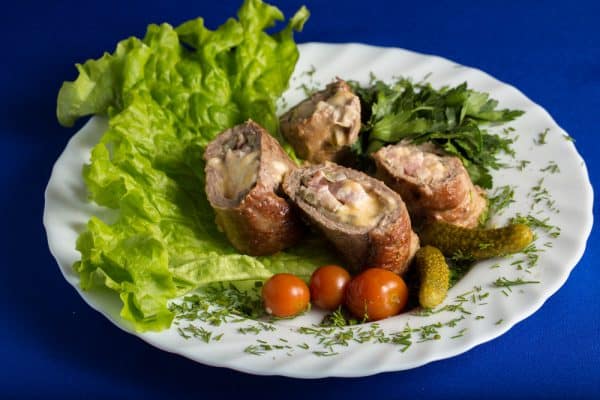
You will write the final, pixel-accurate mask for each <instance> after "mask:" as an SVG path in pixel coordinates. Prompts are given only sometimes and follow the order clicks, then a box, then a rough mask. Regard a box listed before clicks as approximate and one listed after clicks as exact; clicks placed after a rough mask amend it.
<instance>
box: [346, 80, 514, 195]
mask: <svg viewBox="0 0 600 400" xmlns="http://www.w3.org/2000/svg"><path fill="white" fill-rule="evenodd" d="M351 85H352V87H353V90H354V91H355V93H356V94H357V95H358V96H359V97H360V99H361V105H362V109H363V120H364V121H366V122H365V123H364V124H363V127H362V129H363V133H362V136H366V137H367V139H366V140H364V139H363V140H361V141H360V143H359V144H358V145H356V146H354V147H353V150H354V151H355V152H356V153H357V154H361V155H362V154H364V153H372V152H374V151H377V150H378V149H379V148H381V147H382V146H384V145H386V144H389V143H397V142H399V141H401V140H404V139H408V140H411V141H413V142H415V143H417V144H418V143H423V142H434V143H436V144H437V145H439V146H440V147H441V148H442V149H444V150H445V151H446V152H447V153H449V154H451V155H454V156H457V157H458V158H460V159H461V160H462V162H463V164H464V165H465V168H466V169H467V170H468V172H469V174H470V175H471V179H472V180H473V182H474V183H476V184H478V185H479V186H482V187H484V188H491V187H492V176H491V174H490V172H489V171H490V169H498V168H500V167H501V166H502V165H501V164H500V163H499V161H498V159H497V155H498V154H499V153H500V152H505V153H508V154H511V155H513V152H512V150H511V148H510V146H511V144H512V142H513V139H510V138H503V137H500V136H498V135H495V134H491V133H489V132H488V131H486V130H484V129H481V127H480V126H481V125H482V124H483V123H487V122H508V121H512V120H513V119H515V118H517V117H519V116H520V115H522V114H523V111H520V110H508V109H504V110H498V109H496V107H497V106H498V102H497V101H496V100H494V99H491V98H490V97H489V94H487V93H482V92H476V91H474V90H472V89H469V88H468V87H467V84H466V83H462V84H460V85H458V86H456V87H452V88H451V87H443V88H441V89H434V88H433V87H432V86H431V85H430V84H429V83H413V82H412V81H410V80H409V79H405V78H400V79H398V80H396V81H395V82H393V83H391V84H389V85H388V84H386V83H384V82H382V81H379V80H375V81H374V82H372V83H371V84H370V85H369V86H367V87H362V86H360V85H359V84H358V83H357V82H351ZM359 147H360V148H359Z"/></svg>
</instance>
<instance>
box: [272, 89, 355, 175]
mask: <svg viewBox="0 0 600 400" xmlns="http://www.w3.org/2000/svg"><path fill="white" fill-rule="evenodd" d="M280 127H281V132H282V133H283V136H284V137H285V138H286V139H287V141H288V142H290V144H291V145H292V147H293V148H294V150H296V153H297V154H298V156H300V157H301V158H303V159H305V160H307V161H310V162H313V163H320V162H323V161H334V162H337V163H339V162H343V161H344V160H345V159H347V158H348V157H349V155H350V146H351V145H352V144H353V143H354V142H356V141H357V140H358V133H359V131H360V100H359V98H358V96H356V95H355V94H354V93H352V90H351V89H350V87H349V86H348V84H347V83H346V82H345V81H343V80H341V79H338V80H337V81H336V82H333V83H331V84H329V85H327V87H326V88H325V89H324V90H322V91H320V92H317V93H315V94H313V95H312V96H310V97H309V98H308V99H306V100H304V101H302V102H300V103H299V104H298V105H296V106H295V107H293V108H292V109H291V110H290V111H288V112H287V113H285V114H284V115H283V116H282V117H281V118H280Z"/></svg>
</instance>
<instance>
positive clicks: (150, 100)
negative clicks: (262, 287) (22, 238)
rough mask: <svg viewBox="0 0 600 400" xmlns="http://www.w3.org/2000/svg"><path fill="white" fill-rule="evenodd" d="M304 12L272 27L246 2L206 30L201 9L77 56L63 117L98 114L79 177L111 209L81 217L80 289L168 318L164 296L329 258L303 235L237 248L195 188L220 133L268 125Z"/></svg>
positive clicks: (266, 12)
mask: <svg viewBox="0 0 600 400" xmlns="http://www.w3.org/2000/svg"><path fill="white" fill-rule="evenodd" d="M307 18H308V11H307V10H306V8H301V9H300V10H299V11H298V12H297V13H296V14H295V15H294V16H293V17H292V18H291V19H289V20H288V22H286V24H284V25H283V27H282V29H277V28H278V27H274V25H275V24H276V23H277V22H279V21H281V20H283V19H284V16H283V13H282V12H281V11H280V10H279V9H277V8H276V7H274V6H271V5H269V4H265V3H263V2H262V1H260V0H246V1H244V4H243V5H242V6H241V7H240V9H239V12H238V13H237V18H230V19H229V20H228V21H227V22H226V23H224V24H223V25H221V26H219V27H218V28H216V29H214V30H211V29H208V28H207V27H206V26H205V24H204V21H203V19H202V18H196V19H192V20H190V21H187V22H184V23H183V24H181V25H179V26H177V27H173V26H171V25H169V24H166V23H165V24H160V25H155V24H151V25H149V26H148V29H147V31H146V34H145V35H144V37H143V38H141V39H138V38H135V37H130V38H128V39H125V40H123V41H121V42H119V44H118V45H117V46H116V49H115V50H114V51H113V52H111V53H105V54H104V55H103V56H102V57H100V58H98V59H96V60H88V61H86V62H85V63H83V64H81V65H78V71H79V75H78V77H77V79H76V80H75V81H73V82H65V83H64V84H63V86H62V87H61V90H60V92H59V94H58V100H57V103H58V104H57V117H58V119H59V121H60V122H61V123H62V124H63V125H67V126H70V125H71V124H72V123H73V122H74V121H75V120H76V119H78V118H80V117H82V116H85V115H89V114H97V115H102V116H106V117H107V120H108V121H107V122H108V128H107V130H106V132H105V133H104V134H103V135H102V137H101V139H100V140H99V142H98V144H97V145H96V146H95V147H94V148H93V150H92V152H91V156H90V159H89V164H88V165H86V166H85V168H84V171H83V175H84V181H85V184H86V187H87V189H88V195H89V199H90V200H91V201H93V202H95V203H96V204H98V205H100V206H102V207H107V208H111V209H112V210H113V215H114V216H115V218H111V219H108V220H102V219H101V218H97V217H92V218H91V219H90V221H89V223H88V224H87V226H86V227H85V230H84V231H83V232H81V236H80V237H79V239H78V241H77V250H78V251H79V252H80V253H81V260H80V261H78V262H77V264H76V265H75V266H74V269H75V271H76V272H77V273H78V274H79V278H80V280H81V287H82V288H83V289H86V290H87V289H93V288H107V289H108V290H111V291H114V292H115V296H117V297H118V298H120V299H121V301H122V309H121V316H122V317H123V318H124V319H125V320H127V321H128V322H130V323H132V328H133V329H135V330H137V331H147V330H155V331H156V330H162V329H165V328H168V327H169V326H170V325H171V322H172V320H173V313H172V312H171V311H170V310H169V308H168V306H167V305H168V301H169V300H170V299H173V298H176V297H178V296H181V295H183V294H185V293H187V292H189V291H191V290H194V289H196V288H198V287H201V286H203V285H206V284H209V283H211V282H223V281H225V282H227V281H237V280H253V279H255V280H263V279H267V278H268V277H269V276H271V275H273V274H274V273H277V272H283V271H287V272H293V273H295V274H299V275H302V276H305V277H308V276H310V274H311V273H312V271H313V270H314V268H315V266H317V265H322V264H323V263H327V262H334V261H335V259H334V258H333V257H332V256H330V255H329V254H327V253H326V252H325V251H323V249H322V248H321V247H319V246H307V245H306V244H302V243H301V244H300V245H299V246H298V247H294V250H293V252H288V251H283V252H279V253H276V254H274V255H272V256H266V257H252V256H248V255H243V254H240V253H239V252H238V251H237V250H236V249H235V248H234V247H233V246H231V244H230V243H229V241H228V240H227V239H226V238H225V237H224V235H222V234H220V233H219V232H218V230H217V226H216V224H215V222H214V219H215V216H214V212H213V210H212V208H211V206H210V203H209V202H208V200H207V199H206V195H205V191H204V186H205V185H204V183H205V182H204V178H205V177H204V162H203V160H202V155H203V153H204V150H205V148H206V145H207V144H208V143H209V142H210V141H212V140H213V139H214V138H215V137H216V136H217V135H218V134H219V133H220V132H222V131H223V130H225V129H228V128H231V127H232V126H235V125H237V124H240V123H243V122H244V121H246V120H247V119H248V118H252V119H253V120H254V121H256V122H257V123H259V124H260V125H261V126H263V127H265V129H267V130H269V131H270V132H273V133H276V132H277V126H278V118H277V115H276V101H277V99H279V97H280V96H281V94H282V93H283V92H284V91H285V90H286V89H287V87H288V85H289V79H290V76H291V74H292V72H293V71H294V68H295V65H296V61H297V60H298V56H299V52H298V48H297V46H296V44H295V42H294V38H293V36H294V32H295V31H298V30H301V29H302V26H303V24H304V22H305V21H306V19H307ZM267 30H269V32H266V31H267ZM249 71H252V73H248V72H249Z"/></svg>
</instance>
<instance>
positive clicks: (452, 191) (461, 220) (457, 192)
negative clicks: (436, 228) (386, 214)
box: [373, 142, 487, 228]
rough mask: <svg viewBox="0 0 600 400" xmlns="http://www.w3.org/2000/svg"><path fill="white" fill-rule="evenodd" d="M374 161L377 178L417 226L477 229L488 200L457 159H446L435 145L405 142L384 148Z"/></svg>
mask: <svg viewBox="0 0 600 400" xmlns="http://www.w3.org/2000/svg"><path fill="white" fill-rule="evenodd" d="M373 159H374V160H375V164H376V166H377V173H376V176H377V178H379V179H381V180H382V181H384V182H385V183H386V184H387V185H388V186H389V187H390V188H392V189H393V190H395V191H396V192H398V193H399V194H400V195H401V196H402V199H403V200H404V201H405V202H406V205H407V207H408V211H409V213H410V215H411V217H412V219H413V223H415V224H417V225H418V224H420V223H422V222H425V221H431V220H433V221H445V222H448V223H451V224H454V225H458V226H463V227H469V228H473V227H476V226H477V224H478V222H479V218H480V216H481V215H482V213H483V212H484V211H485V209H486V207H487V200H486V198H485V194H484V191H483V189H481V188H480V187H478V186H475V185H474V184H473V182H472V181H471V178H470V177H469V173H468V172H467V170H466V169H465V167H464V166H463V164H462V162H461V161H460V159H458V158H457V157H453V156H448V155H444V154H443V153H442V152H441V151H440V150H439V149H437V148H436V147H435V146H433V145H431V144H424V145H420V146H417V145H414V144H410V143H404V142H402V143H399V144H396V145H390V146H386V147H383V148H381V149H380V150H379V151H377V152H376V153H375V154H373Z"/></svg>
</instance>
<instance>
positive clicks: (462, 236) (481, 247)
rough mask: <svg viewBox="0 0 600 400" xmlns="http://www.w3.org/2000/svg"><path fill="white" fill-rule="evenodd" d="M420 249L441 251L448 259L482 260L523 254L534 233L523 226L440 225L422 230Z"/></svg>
mask: <svg viewBox="0 0 600 400" xmlns="http://www.w3.org/2000/svg"><path fill="white" fill-rule="evenodd" d="M419 238H420V239H421V244H422V245H431V246H434V247H437V248H438V249H440V251H441V252H442V253H443V254H444V255H445V256H447V257H460V258H463V259H471V260H482V259H486V258H492V257H498V256H503V255H507V254H511V253H516V252H519V251H521V250H523V249H524V248H525V247H527V245H529V244H530V243H531V242H532V240H533V232H532V231H531V229H530V228H529V226H527V225H525V224H511V225H507V226H505V227H502V228H496V229H468V228H462V227H458V226H455V225H450V224H446V223H443V222H433V223H430V224H427V225H425V226H424V227H423V229H422V230H421V232H420V235H419Z"/></svg>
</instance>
